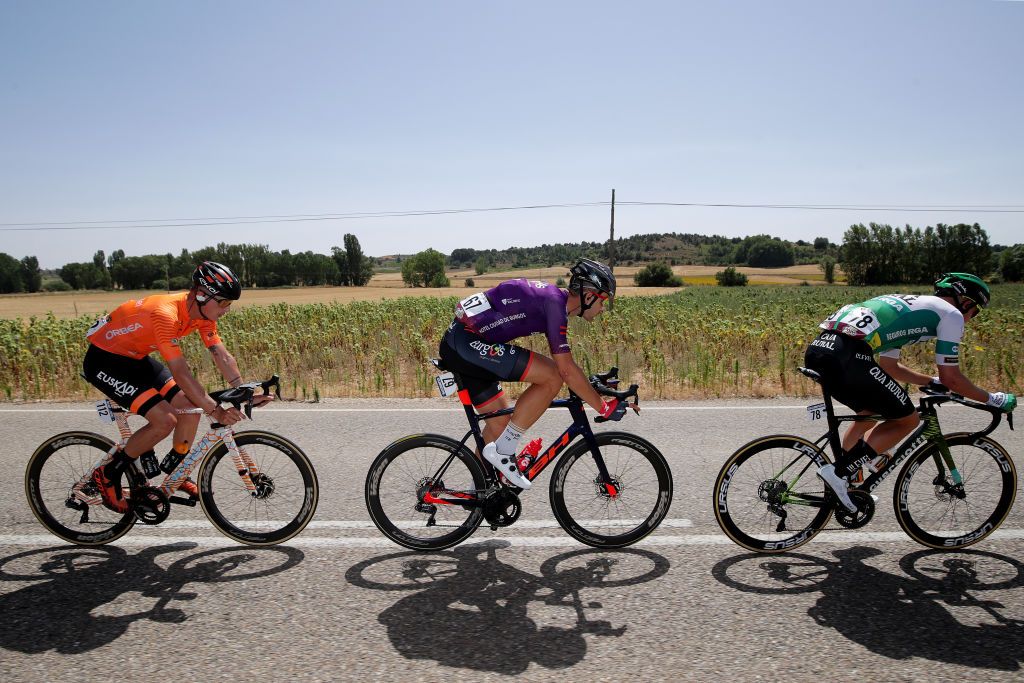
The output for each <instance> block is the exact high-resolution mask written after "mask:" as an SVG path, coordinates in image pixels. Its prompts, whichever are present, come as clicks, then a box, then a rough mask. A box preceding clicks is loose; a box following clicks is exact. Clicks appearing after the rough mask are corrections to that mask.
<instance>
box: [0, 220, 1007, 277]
mask: <svg viewBox="0 0 1024 683" xmlns="http://www.w3.org/2000/svg"><path fill="white" fill-rule="evenodd" d="M343 244H344V247H333V248H332V249H331V254H330V255H329V256H328V255H325V254H317V253H314V252H312V251H304V252H297V253H294V254H293V253H291V252H290V251H289V250H287V249H286V250H284V251H280V252H277V251H271V250H270V249H269V247H267V246H266V245H260V244H225V243H220V244H218V245H217V246H216V247H204V248H203V249H199V250H196V251H193V252H189V251H188V250H187V249H182V251H181V253H180V254H178V255H177V256H174V255H173V254H162V255H156V254H151V255H147V256H126V255H125V253H124V251H123V250H121V249H118V250H116V251H114V252H112V253H111V254H109V255H108V254H106V253H104V252H103V251H102V250H101V251H97V252H96V253H95V254H94V255H93V258H92V261H85V262H81V263H68V264H65V265H64V266H63V267H61V268H59V269H58V270H57V274H58V276H59V277H60V281H58V282H44V280H43V277H42V273H41V271H40V269H39V262H38V260H37V259H36V257H35V256H26V257H24V258H22V259H21V260H18V259H15V258H14V257H12V256H9V255H8V254H3V253H0V292H3V293H10V292H37V291H40V289H111V288H120V289H172V290H174V289H185V288H187V287H188V286H189V285H190V283H191V280H190V278H191V274H192V270H193V269H194V268H195V266H196V264H198V263H199V262H201V261H204V260H213V261H219V262H221V263H224V264H226V265H227V266H228V267H229V268H231V269H232V270H233V271H235V273H236V274H238V276H239V277H240V278H241V280H242V283H243V286H246V287H275V286H285V285H291V286H302V285H349V286H363V285H366V284H367V283H368V282H369V280H370V278H371V277H372V275H373V271H374V263H375V262H376V263H377V264H381V265H383V264H386V263H388V262H391V263H395V262H397V263H398V264H399V265H400V267H401V272H402V279H403V280H404V282H405V283H406V285H408V286H410V287H446V286H448V284H449V283H448V280H447V277H446V276H445V273H444V269H445V267H446V266H447V267H449V268H466V267H470V268H475V270H476V273H477V274H478V275H481V274H483V273H485V272H487V271H488V270H492V269H494V268H497V267H499V266H501V267H512V268H515V267H535V266H538V265H543V266H548V267H551V266H554V265H556V264H570V263H572V262H573V261H575V260H576V259H578V258H581V257H585V258H593V259H598V260H603V261H608V260H609V259H610V256H611V253H610V251H609V248H608V247H609V243H608V242H580V243H561V244H553V245H548V244H543V245H541V246H539V247H513V248H510V249H504V250H497V249H472V248H459V249H455V250H453V251H452V253H451V254H450V255H449V256H447V257H445V255H444V254H442V253H440V252H438V251H436V250H434V249H427V250H426V251H423V252H420V253H419V254H415V255H411V256H398V257H388V258H384V257H381V258H377V259H373V258H370V257H367V256H366V255H364V254H363V251H362V248H361V247H360V246H359V240H358V239H357V238H356V237H355V235H351V234H346V235H345V236H344V239H343ZM613 251H614V254H615V261H616V263H617V264H627V265H632V264H633V263H637V262H640V263H660V264H665V265H667V266H671V265H688V264H702V265H733V266H751V267H763V268H772V267H784V266H789V265H794V264H799V263H818V264H819V265H820V266H821V268H822V270H823V271H824V272H825V275H826V279H827V280H828V281H829V282H831V281H832V277H831V276H830V275H831V274H834V268H835V265H836V264H837V263H838V264H839V265H841V266H842V268H843V270H844V271H845V273H846V277H847V281H848V282H849V284H852V285H860V284H920V283H927V282H931V281H932V280H934V278H935V276H936V275H938V274H940V273H943V272H947V271H968V272H974V273H977V274H978V275H980V276H982V277H990V276H991V275H992V274H993V273H998V275H999V276H1000V277H1001V278H1002V279H1003V280H1004V281H1008V282H1017V281H1020V280H1022V279H1024V245H1022V244H1018V245H1014V246H1012V247H1000V246H998V245H997V246H991V245H990V244H989V241H988V235H987V234H986V233H985V231H984V230H983V229H982V228H981V226H979V225H978V224H977V223H975V224H972V225H967V224H957V225H944V224H941V223H940V224H938V225H936V226H928V227H926V228H924V229H923V230H922V229H921V228H913V227H911V226H909V225H908V226H905V227H903V228H894V227H892V226H890V225H884V224H877V223H870V224H868V225H867V226H865V225H863V224H857V225H852V226H850V228H849V229H848V230H847V231H846V233H845V234H844V236H843V243H842V245H836V244H833V243H832V242H830V241H829V240H828V239H827V238H825V237H817V238H815V239H813V240H811V241H804V240H797V241H796V242H790V241H787V240H782V239H780V238H778V237H772V236H770V235H753V236H749V237H743V238H739V237H733V238H727V237H722V236H718V235H712V236H706V235H696V234H690V233H656V234H647V235H633V236H630V237H625V238H619V239H617V240H615V244H614V248H613ZM655 279H658V278H655ZM659 281H660V280H659Z"/></svg>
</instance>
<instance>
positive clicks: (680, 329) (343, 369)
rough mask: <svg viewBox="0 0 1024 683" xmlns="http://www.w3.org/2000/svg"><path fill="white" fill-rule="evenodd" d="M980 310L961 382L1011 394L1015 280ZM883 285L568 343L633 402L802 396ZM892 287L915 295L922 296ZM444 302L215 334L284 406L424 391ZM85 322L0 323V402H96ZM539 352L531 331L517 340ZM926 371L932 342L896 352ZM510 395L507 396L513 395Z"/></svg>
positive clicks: (623, 316)
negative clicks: (831, 334)
mask: <svg viewBox="0 0 1024 683" xmlns="http://www.w3.org/2000/svg"><path fill="white" fill-rule="evenodd" d="M993 289H994V292H993V294H994V296H993V305H992V306H991V307H990V308H989V309H988V310H986V311H985V312H984V313H983V314H982V315H981V316H979V317H978V318H977V319H976V320H974V321H973V322H972V323H971V324H969V325H968V328H967V334H966V337H965V342H964V344H963V345H962V347H961V348H962V357H963V361H962V362H963V367H964V371H965V372H966V374H967V375H968V376H969V377H971V378H972V379H974V380H975V381H976V382H977V383H978V384H980V385H981V386H983V387H985V388H987V389H989V390H1007V391H1013V392H1015V393H1020V392H1021V389H1022V387H1021V385H1020V384H1019V382H1018V380H1019V377H1020V372H1021V363H1022V359H1024V341H1022V337H1024V285H997V286H995V287H994V288H993ZM891 291H893V290H892V288H888V287H871V288H853V287H831V286H815V287H793V286H758V287H739V288H721V287H687V288H686V289H684V290H682V291H681V292H679V293H677V294H672V295H668V296H634V297H623V298H621V299H620V300H618V301H617V302H616V304H615V309H614V311H612V312H609V313H606V314H604V315H602V316H601V317H599V318H598V319H597V320H596V321H594V323H591V324H587V323H585V322H583V321H580V320H573V321H572V322H571V323H570V343H571V344H572V347H573V351H574V353H575V355H576V358H577V360H578V361H579V362H580V364H581V365H583V366H584V368H585V369H587V370H591V371H596V370H600V369H604V368H606V367H607V366H610V365H618V367H619V368H620V370H621V376H622V377H623V378H625V379H629V380H631V381H637V382H639V383H640V384H641V386H642V387H643V389H642V391H641V396H643V397H647V398H703V397H730V396H777V395H809V394H813V393H815V388H814V386H813V385H812V384H811V383H810V382H809V381H807V380H805V379H803V378H802V376H800V375H799V374H798V373H797V372H796V371H795V368H796V366H797V365H799V364H801V363H802V361H803V350H804V347H805V346H806V344H807V342H808V341H809V340H810V339H812V338H813V337H814V335H815V329H816V326H817V324H818V322H820V320H821V319H822V318H824V317H825V316H826V315H828V314H829V313H831V312H832V311H833V310H834V309H836V308H838V307H839V306H840V305H842V304H844V303H848V302H851V301H858V300H862V299H866V298H869V297H871V296H874V295H876V294H882V293H888V292H891ZM903 291H916V292H927V291H928V289H927V288H904V290H903ZM455 301H456V299H455V298H454V297H443V298H437V297H405V298H398V299H393V300H385V301H374V302H371V301H356V302H352V303H348V304H340V303H334V304H275V305H271V306H250V307H248V308H243V309H240V310H237V311H233V312H232V313H231V314H230V315H229V316H227V317H225V318H224V319H223V320H222V321H221V325H220V327H221V336H222V337H223V338H224V340H225V343H226V344H227V346H228V348H229V349H230V350H231V351H232V353H234V354H235V356H236V357H237V358H238V360H239V365H240V366H241V367H242V369H243V372H244V374H245V375H246V377H248V378H253V379H255V378H262V377H266V376H269V375H270V374H272V373H277V374H279V375H280V376H281V377H282V382H283V385H284V393H285V396H286V397H289V398H297V399H300V400H303V399H304V400H314V399H316V398H318V397H338V396H390V397H416V396H430V395H432V393H433V376H434V373H433V371H432V368H430V367H429V365H428V364H427V359H428V358H429V357H431V356H435V355H437V342H438V340H439V339H440V337H441V334H442V332H443V331H444V329H445V328H446V327H447V325H448V323H449V322H450V321H451V317H452V311H453V308H454V305H455ZM92 322H93V318H92V317H91V316H88V317H86V316H83V317H79V318H70V319H58V318H56V317H54V316H52V315H48V316H44V317H33V318H30V319H28V320H24V319H16V320H0V390H2V391H3V394H2V395H0V399H4V398H6V399H7V400H33V399H55V398H75V399H81V398H86V397H94V396H95V397H98V393H97V392H96V391H95V390H94V389H93V388H92V387H90V386H89V385H87V384H86V383H85V382H84V381H83V380H81V379H80V378H79V376H78V373H79V371H80V366H81V358H82V356H83V355H84V353H85V349H86V342H85V331H86V329H87V328H88V327H89V325H91V324H92ZM526 345H527V346H530V347H531V348H534V349H535V350H538V351H542V352H544V353H547V349H546V343H545V341H544V339H543V338H542V337H540V336H534V337H533V338H531V339H530V340H529V342H528V343H527V344H526ZM185 352H186V355H187V357H188V358H189V359H190V362H191V364H192V367H193V368H194V369H195V370H197V371H198V376H199V377H200V379H201V380H202V381H204V382H206V383H207V384H208V386H209V387H210V388H211V389H212V388H215V387H219V386H221V384H222V383H221V382H220V380H219V378H218V376H217V373H216V370H215V368H214V367H213V364H212V362H211V361H210V360H209V358H208V357H207V354H206V353H205V351H203V350H202V349H201V347H200V344H199V341H198V339H196V338H195V336H194V335H193V336H192V337H190V338H189V339H188V340H187V342H186V344H185ZM903 356H904V360H905V362H907V363H908V364H909V365H911V366H912V367H916V368H919V369H921V370H923V371H928V369H929V368H934V365H933V361H932V357H933V345H932V344H922V345H918V346H917V347H911V348H909V349H908V350H906V351H905V352H904V354H903ZM512 388H513V390H514V391H513V394H514V393H515V389H517V387H515V386H514V387H512Z"/></svg>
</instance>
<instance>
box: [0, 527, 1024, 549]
mask: <svg viewBox="0 0 1024 683" xmlns="http://www.w3.org/2000/svg"><path fill="white" fill-rule="evenodd" d="M492 540H501V541H507V542H508V543H509V544H510V545H512V546H515V547H522V548H540V547H585V546H583V545H582V544H580V543H577V542H576V541H574V540H573V539H571V538H569V537H568V536H518V535H515V534H512V533H508V532H504V533H503V532H498V533H494V534H491V533H488V532H486V530H483V531H479V532H477V534H476V535H475V536H473V537H472V538H470V539H469V540H468V541H466V542H465V543H464V544H463V545H468V544H471V543H480V542H484V541H492ZM1020 540H1024V529H1000V530H998V531H996V532H995V533H994V534H992V536H991V537H990V538H989V539H986V541H1020ZM864 542H873V543H905V544H907V545H908V546H911V547H915V548H920V547H921V546H919V545H917V544H916V543H914V542H913V541H912V540H910V538H908V537H907V535H906V534H904V533H902V532H899V531H840V532H829V531H827V532H824V533H821V534H819V535H818V536H816V537H815V538H814V540H813V541H811V545H812V546H813V545H824V544H841V545H853V544H857V543H864ZM62 543H63V542H62V541H60V540H59V539H58V538H56V537H55V536H50V535H48V534H28V535H0V547H10V546H38V547H44V548H45V547H49V546H55V545H61V544H62ZM185 543H188V544H194V545H198V546H202V547H210V546H215V547H221V546H225V547H236V548H244V547H245V546H243V545H241V544H239V543H236V542H234V541H232V540H231V539H229V538H227V537H224V536H157V535H152V534H138V533H134V530H133V533H129V534H128V535H127V536H124V537H122V538H121V539H119V540H117V541H115V542H114V543H113V544H112V545H117V546H124V547H151V546H164V545H173V544H185ZM286 545H288V546H291V547H296V548H395V549H397V548H398V546H397V545H395V544H394V543H392V542H391V541H389V540H387V539H386V538H384V537H382V536H374V537H361V538H326V537H322V536H310V535H306V536H302V535H300V536H299V537H297V538H293V539H292V540H291V541H289V542H288V543H287V544H286ZM637 545H638V546H649V547H678V546H690V545H694V546H708V545H733V542H732V541H731V540H730V539H729V538H728V537H727V536H725V535H724V534H692V535H682V536H678V535H675V536H674V535H660V534H658V533H657V532H656V533H655V534H652V535H651V536H648V537H647V538H645V539H644V540H642V541H640V542H639V543H637ZM69 547H70V546H69ZM737 547H738V546H737Z"/></svg>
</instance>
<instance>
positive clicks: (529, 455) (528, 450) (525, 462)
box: [516, 438, 542, 472]
mask: <svg viewBox="0 0 1024 683" xmlns="http://www.w3.org/2000/svg"><path fill="white" fill-rule="evenodd" d="M541 443H542V441H541V439H539V438H537V439H534V440H533V441H531V442H530V443H528V444H526V447H525V448H523V450H522V451H520V453H519V457H518V458H516V466H518V467H519V471H520V472H525V471H526V470H528V469H530V465H532V464H533V461H534V459H536V457H537V455H538V454H539V453H540V446H541Z"/></svg>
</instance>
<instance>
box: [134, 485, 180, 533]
mask: <svg viewBox="0 0 1024 683" xmlns="http://www.w3.org/2000/svg"><path fill="white" fill-rule="evenodd" d="M129 504H130V505H131V508H132V512H134V513H135V516H136V517H137V518H138V519H139V521H140V522H142V523H143V524H159V523H160V522H162V521H164V520H165V519H167V515H169V514H171V504H170V501H168V500H167V496H166V495H165V494H164V492H163V491H161V490H160V489H158V488H155V487H153V486H141V487H138V488H135V489H132V494H131V500H130V501H129Z"/></svg>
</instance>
